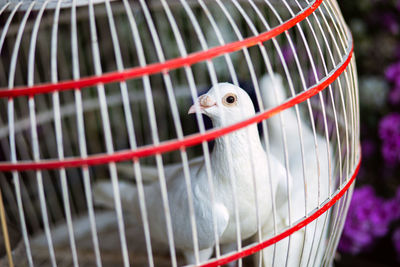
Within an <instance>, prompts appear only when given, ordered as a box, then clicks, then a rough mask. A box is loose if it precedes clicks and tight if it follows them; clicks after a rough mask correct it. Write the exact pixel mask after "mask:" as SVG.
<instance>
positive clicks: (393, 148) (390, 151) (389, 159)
mask: <svg viewBox="0 0 400 267" xmlns="http://www.w3.org/2000/svg"><path fill="white" fill-rule="evenodd" d="M391 141H392V140H390V141H385V142H384V143H383V145H382V155H383V158H384V159H385V162H386V163H388V164H389V165H394V164H396V162H397V161H398V159H399V147H398V146H397V144H396V142H391Z"/></svg>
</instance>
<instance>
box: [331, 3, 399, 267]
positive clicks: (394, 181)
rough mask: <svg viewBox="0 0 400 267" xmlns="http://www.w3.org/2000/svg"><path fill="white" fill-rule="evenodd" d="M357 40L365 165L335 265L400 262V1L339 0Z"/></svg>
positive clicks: (378, 264)
mask: <svg viewBox="0 0 400 267" xmlns="http://www.w3.org/2000/svg"><path fill="white" fill-rule="evenodd" d="M338 2H339V5H340V6H341V9H342V12H343V16H344V18H345V20H346V22H347V23H348V25H349V26H350V28H351V30H352V32H353V36H354V40H355V41H354V43H355V47H354V50H355V55H356V59H357V67H358V74H359V83H360V84H359V88H360V105H361V107H360V108H361V111H360V113H361V141H362V155H363V163H362V165H361V169H360V172H359V175H358V177H357V185H356V189H355V191H354V195H353V199H352V202H351V205H350V209H349V213H348V218H347V221H346V224H345V227H344V230H343V235H342V238H341V241H340V244H339V251H338V254H337V256H336V264H335V265H336V266H338V267H340V266H399V265H400V179H399V178H400V168H399V163H400V1H399V0H371V1H345V0H339V1H338Z"/></svg>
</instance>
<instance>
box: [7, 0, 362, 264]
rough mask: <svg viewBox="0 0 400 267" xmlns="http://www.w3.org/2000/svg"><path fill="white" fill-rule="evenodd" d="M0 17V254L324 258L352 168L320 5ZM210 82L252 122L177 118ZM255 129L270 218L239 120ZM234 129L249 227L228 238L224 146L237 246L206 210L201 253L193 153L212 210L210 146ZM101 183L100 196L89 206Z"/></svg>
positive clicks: (348, 126)
mask: <svg viewBox="0 0 400 267" xmlns="http://www.w3.org/2000/svg"><path fill="white" fill-rule="evenodd" d="M0 24H1V25H2V29H1V34H0V54H1V59H0V160H1V161H0V188H1V190H0V193H1V195H0V215H1V216H0V221H1V225H2V233H3V238H2V239H3V240H4V242H3V244H4V245H3V246H4V248H3V250H4V251H3V252H2V250H1V249H2V248H1V247H0V253H2V254H0V263H3V264H9V265H10V266H11V265H15V266H63V265H67V266H72V265H73V266H79V265H81V266H109V265H115V264H118V265H124V266H130V265H140V266H142V265H143V266H164V265H165V266H167V265H168V266H171V265H172V266H178V265H184V264H195V265H197V266H218V265H223V264H227V263H232V262H234V261H237V262H238V265H239V266H242V265H243V264H244V265H251V264H253V265H256V266H330V264H331V263H332V261H333V257H334V254H335V251H336V248H337V245H338V242H339V237H340V234H341V231H342V228H343V224H344V220H345V218H346V213H347V209H348V206H349V202H350V199H351V193H352V188H353V185H354V179H355V177H356V174H357V172H358V168H359V164H360V161H361V155H360V144H359V108H358V84H357V73H356V68H355V62H354V58H353V40H352V37H351V33H350V32H349V30H348V28H347V26H346V24H345V22H344V20H343V18H342V16H341V13H340V10H339V8H338V5H337V3H336V1H335V0H325V1H324V0H314V1H308V0H293V1H289V0H283V1H274V0H249V1H240V0H229V1H227V0H212V1H211V0H209V1H208V0H190V1H185V0H171V1H167V0H160V1H144V0H139V1H128V0H121V1H117V0H115V1H109V0H104V1H103V0H87V1H86V0H65V1H56V0H44V1H42V0H40V1H39V0H37V1H0ZM220 82H230V83H232V84H234V85H237V86H239V87H242V88H244V89H245V90H246V92H247V93H248V94H249V95H250V97H251V99H252V100H253V104H254V105H255V108H256V111H257V112H256V114H255V115H254V116H252V117H250V118H246V119H245V120H242V121H240V122H236V123H234V124H230V125H227V126H224V127H212V124H211V122H210V121H209V119H208V118H206V117H204V116H202V114H201V113H200V112H199V110H197V111H196V112H195V116H194V117H193V116H189V115H186V113H187V109H188V108H189V107H190V106H191V105H192V103H193V102H196V99H197V98H198V97H199V96H200V95H202V94H204V93H205V92H207V90H208V89H209V88H210V87H212V86H218V85H217V84H218V83H220ZM268 82H269V83H268ZM266 85H268V86H266ZM279 88H281V91H279ZM265 95H267V96H269V98H268V97H267V98H266V97H265ZM286 95H288V96H286ZM280 97H281V98H280ZM226 119H227V118H224V117H223V118H222V120H223V121H224V120H226ZM256 124H257V125H258V131H259V133H260V136H261V139H262V140H263V147H264V149H265V152H266V156H267V158H269V157H272V156H274V157H276V158H277V159H278V160H279V162H280V163H281V164H282V166H284V169H285V170H286V173H285V175H284V176H285V178H284V179H285V184H286V189H285V194H286V196H287V197H286V198H285V200H284V202H285V206H284V207H285V208H284V209H283V210H284V212H285V218H284V220H283V221H284V222H280V221H279V214H278V211H277V209H278V208H277V205H279V201H282V200H279V195H276V192H274V190H273V189H272V182H271V180H272V178H273V177H274V175H276V174H274V173H273V172H271V170H272V169H273V166H270V161H268V164H267V165H268V166H265V172H266V176H267V177H268V179H267V181H269V182H268V184H266V185H260V184H256V180H257V179H256V173H255V167H254V161H256V160H257V159H256V158H254V157H253V151H252V145H251V140H250V139H249V130H248V129H249V128H250V127H252V125H256ZM243 130H244V131H245V132H246V135H245V136H247V137H246V138H247V139H246V138H245V140H246V142H247V146H246V147H248V149H249V150H248V155H250V157H249V158H248V160H249V162H251V163H250V165H251V166H252V167H251V168H250V169H251V171H250V173H249V175H248V179H249V181H252V185H251V191H252V194H254V195H255V199H256V200H255V202H254V207H253V208H254V214H252V215H251V216H254V218H255V220H256V223H255V228H256V229H255V231H254V234H253V235H252V237H246V236H242V230H241V229H242V228H241V223H243V220H244V217H243V215H242V214H241V211H242V206H243V204H242V202H243V199H241V198H240V197H238V196H241V194H242V192H241V188H237V181H236V179H237V177H236V176H237V174H235V172H234V170H235V163H236V161H235V158H234V157H233V156H232V155H233V152H232V150H234V149H235V144H232V143H229V144H228V145H226V162H227V165H228V170H227V171H228V177H230V183H229V188H230V189H229V191H230V192H231V194H230V197H231V198H232V203H231V204H230V205H231V206H232V214H230V216H231V217H230V218H229V220H232V221H234V222H235V227H236V228H235V236H234V239H235V242H233V243H232V244H229V246H227V244H222V243H221V242H220V238H221V236H220V235H219V233H218V227H217V224H218V222H217V215H216V212H217V211H215V209H212V211H210V212H211V213H212V222H210V223H211V224H212V226H213V227H212V229H213V233H212V236H213V238H214V245H213V246H212V251H213V252H212V256H211V257H210V258H208V257H206V258H204V257H203V256H202V249H203V248H200V247H199V229H198V224H197V221H196V218H197V217H196V214H197V213H196V211H195V206H194V201H196V199H195V198H196V197H197V195H196V192H194V191H193V183H194V182H195V181H194V178H195V177H193V174H192V169H193V168H194V165H193V164H192V162H193V160H192V159H193V158H195V157H197V156H201V157H202V162H203V164H204V169H205V173H206V176H207V181H208V184H207V186H208V190H209V195H208V196H207V197H208V199H209V201H210V202H211V203H215V202H216V201H217V199H218V197H219V196H218V195H216V191H215V186H216V185H215V183H216V182H217V181H215V180H213V170H214V169H213V167H212V164H213V158H212V153H213V152H212V151H213V147H215V140H216V139H220V138H222V137H224V136H230V135H231V134H232V133H235V132H238V131H243ZM174 164H178V165H179V166H181V169H182V179H183V180H182V183H184V185H185V188H186V192H185V193H186V194H187V203H185V204H184V205H185V207H186V208H187V215H188V216H187V222H186V223H187V224H188V225H190V229H191V232H190V239H191V243H190V249H189V250H190V251H191V252H193V255H194V258H193V262H187V261H185V259H184V257H183V256H182V248H179V247H176V244H177V243H176V238H177V233H176V231H177V229H176V225H175V224H176V222H175V221H174V218H173V217H172V216H171V210H174V209H177V207H174V206H171V202H170V201H169V199H170V198H171V197H172V196H171V195H170V194H171V193H170V192H168V185H169V183H168V182H169V180H168V179H167V178H168V171H169V168H171V167H170V166H174ZM150 172H151V173H152V175H153V176H154V177H156V178H155V179H154V180H149V173H150ZM150 176H151V175H150ZM133 177H134V178H133ZM291 179H292V180H293V181H292V180H291ZM104 180H105V181H108V182H109V183H110V186H111V187H110V194H111V196H112V198H111V199H110V203H108V204H107V203H106V204H104V203H97V202H96V191H95V190H94V187H95V186H96V183H98V182H100V181H104ZM121 181H122V182H123V181H125V182H126V183H129V184H131V185H134V186H135V188H136V190H137V201H138V213H139V214H137V216H134V215H133V214H132V212H131V211H130V210H129V209H127V207H126V206H124V205H123V204H124V198H125V197H126V194H127V191H126V190H124V187H123V186H122V185H121V184H119V183H120V182H121ZM153 183H157V185H158V186H159V188H160V194H161V199H162V203H160V206H161V207H162V210H163V213H164V216H165V226H164V227H165V231H166V234H167V236H166V238H165V240H157V238H154V236H153V235H154V229H151V227H150V222H149V220H151V218H152V216H153V214H152V210H150V209H148V203H149V201H150V200H149V195H146V190H145V188H146V187H148V186H149V185H151V184H153ZM264 187H265V188H269V189H268V190H269V191H262V190H261V189H263V188H264ZM242 195H243V194H242ZM150 197H151V196H150ZM261 197H263V202H259V201H258V199H259V198H261ZM299 199H300V201H299ZM95 202H96V203H95ZM277 202H278V203H277ZM101 204H102V205H101ZM186 205H187V206H186ZM269 205H270V206H271V209H270V211H269V216H268V222H265V221H262V220H261V217H262V216H261V214H262V213H263V212H264V211H265V210H267V207H269ZM251 216H250V217H251ZM197 219H198V218H197ZM264 224H272V226H271V228H270V229H269V230H268V231H267V230H265V227H264ZM174 228H175V229H174ZM178 230H179V229H178ZM200 238H201V237H200ZM0 245H1V243H0ZM251 255H256V256H255V257H248V256H251ZM1 257H2V258H1ZM186 260H187V259H186Z"/></svg>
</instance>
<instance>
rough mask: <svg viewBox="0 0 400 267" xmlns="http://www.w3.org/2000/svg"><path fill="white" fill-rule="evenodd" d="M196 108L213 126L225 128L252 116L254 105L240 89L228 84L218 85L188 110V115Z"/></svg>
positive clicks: (200, 97)
mask: <svg viewBox="0 0 400 267" xmlns="http://www.w3.org/2000/svg"><path fill="white" fill-rule="evenodd" d="M196 108H198V109H199V111H200V112H201V113H203V114H205V115H207V116H208V117H210V118H211V120H212V121H213V124H214V126H216V127H219V126H226V125H230V124H233V123H236V122H240V121H243V120H244V119H247V118H250V117H252V116H254V114H255V111H254V105H253V102H252V101H251V99H250V97H249V95H248V94H247V93H246V91H244V90H243V89H242V88H240V87H238V86H236V85H233V84H230V83H218V84H216V85H215V86H213V87H211V89H210V90H209V91H208V92H207V93H206V94H204V95H201V96H199V98H198V99H197V101H196V102H195V103H194V104H193V106H191V107H190V109H189V112H188V113H189V114H191V113H195V112H196Z"/></svg>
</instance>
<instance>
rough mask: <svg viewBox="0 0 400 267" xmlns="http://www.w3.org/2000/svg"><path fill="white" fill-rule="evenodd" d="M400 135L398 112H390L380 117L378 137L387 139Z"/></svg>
mask: <svg viewBox="0 0 400 267" xmlns="http://www.w3.org/2000/svg"><path fill="white" fill-rule="evenodd" d="M397 136H400V114H398V113H391V114H388V115H386V116H385V117H383V118H382V120H381V121H380V123H379V137H380V138H381V139H382V140H383V141H388V140H389V139H392V138H394V137H397Z"/></svg>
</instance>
